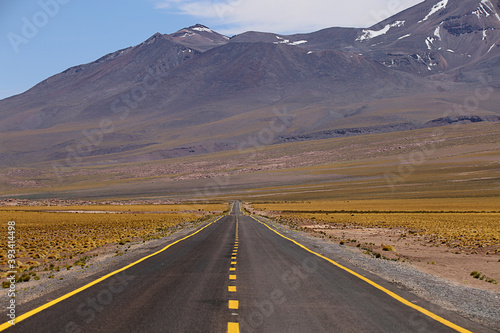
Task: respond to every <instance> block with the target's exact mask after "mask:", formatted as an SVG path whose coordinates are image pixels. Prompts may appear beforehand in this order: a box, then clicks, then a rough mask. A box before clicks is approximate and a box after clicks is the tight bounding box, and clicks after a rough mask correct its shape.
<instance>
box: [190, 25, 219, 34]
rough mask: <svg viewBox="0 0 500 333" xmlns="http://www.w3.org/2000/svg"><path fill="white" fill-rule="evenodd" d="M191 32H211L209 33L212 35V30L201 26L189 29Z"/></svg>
mask: <svg viewBox="0 0 500 333" xmlns="http://www.w3.org/2000/svg"><path fill="white" fill-rule="evenodd" d="M191 30H195V31H205V32H211V33H213V32H214V31H213V30H212V29H210V28H207V27H203V26H198V27H193V28H191Z"/></svg>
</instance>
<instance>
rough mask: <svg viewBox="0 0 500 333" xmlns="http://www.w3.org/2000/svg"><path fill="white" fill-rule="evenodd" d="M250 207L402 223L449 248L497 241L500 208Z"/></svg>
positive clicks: (447, 204) (405, 203) (433, 204)
mask: <svg viewBox="0 0 500 333" xmlns="http://www.w3.org/2000/svg"><path fill="white" fill-rule="evenodd" d="M252 207H253V208H254V209H256V210H258V211H263V212H269V213H270V214H271V215H274V216H276V215H278V216H279V217H280V219H281V220H282V221H283V222H286V223H288V224H290V225H292V226H297V227H299V226H301V225H304V224H311V223H312V224H314V223H317V224H337V225H338V224H340V225H342V224H344V225H346V226H352V225H354V226H363V227H383V228H404V229H406V230H408V232H409V233H412V234H417V235H429V236H432V237H431V239H430V242H432V243H438V244H446V245H448V246H450V247H463V248H469V249H474V248H478V247H488V246H496V245H500V213H499V212H496V211H495V208H496V206H494V200H493V199H474V200H472V199H464V200H460V199H449V200H448V199H442V200H436V199H434V200H386V201H383V200H378V201H377V200H366V201H350V202H347V201H344V202H340V201H309V202H275V203H262V204H253V205H252Z"/></svg>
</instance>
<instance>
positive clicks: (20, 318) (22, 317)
mask: <svg viewBox="0 0 500 333" xmlns="http://www.w3.org/2000/svg"><path fill="white" fill-rule="evenodd" d="M223 217H224V216H221V217H219V218H218V219H217V220H215V221H213V222H211V223H209V224H207V225H206V226H204V227H203V228H201V229H199V230H197V231H195V232H194V233H192V234H190V235H188V236H186V237H183V238H181V239H178V240H176V241H175V242H173V243H172V244H169V245H167V246H165V247H164V248H163V249H161V250H159V251H157V252H155V253H152V254H150V255H147V256H145V257H144V258H141V259H139V260H137V261H135V262H133V263H131V264H129V265H127V266H125V267H122V268H120V269H117V270H116V271H114V272H111V273H109V274H106V275H104V276H102V277H100V278H99V279H97V280H94V281H92V282H90V283H88V284H86V285H84V286H83V287H81V288H78V289H76V290H73V291H72V292H69V293H67V294H65V295H63V296H61V297H59V298H56V299H55V300H53V301H50V302H48V303H46V304H44V305H41V306H39V307H38V308H36V309H34V310H31V311H29V312H26V313H25V314H22V315H20V316H19V317H16V319H15V321H14V322H15V323H16V324H17V323H19V322H20V321H23V320H25V319H27V318H29V317H31V316H33V315H35V314H37V313H38V312H40V311H43V310H45V309H47V308H50V307H51V306H53V305H55V304H57V303H59V302H61V301H64V300H65V299H67V298H70V297H71V296H73V295H76V294H78V293H79V292H81V291H83V290H85V289H88V288H90V287H92V286H93V285H96V284H98V283H99V282H102V281H104V280H106V279H108V278H110V277H111V276H113V275H116V274H118V273H120V272H123V271H124V270H126V269H128V268H130V267H132V266H135V265H137V264H138V263H140V262H143V261H144V260H146V259H149V258H151V257H154V256H156V255H157V254H159V253H161V252H163V251H165V250H167V249H168V248H169V247H171V246H173V245H175V244H177V243H179V242H182V241H183V240H185V239H188V238H189V237H192V236H194V235H196V234H197V233H199V232H200V231H202V230H203V229H205V228H208V227H209V226H210V225H212V224H214V223H215V222H217V221H219V220H220V219H221V218H223ZM11 326H14V325H12V324H11V323H9V322H5V323H3V324H2V325H0V332H1V331H3V330H5V329H7V328H9V327H11Z"/></svg>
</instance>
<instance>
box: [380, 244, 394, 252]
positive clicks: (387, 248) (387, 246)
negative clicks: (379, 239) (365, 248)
mask: <svg viewBox="0 0 500 333" xmlns="http://www.w3.org/2000/svg"><path fill="white" fill-rule="evenodd" d="M382 251H391V252H394V248H393V247H392V245H383V244H382Z"/></svg>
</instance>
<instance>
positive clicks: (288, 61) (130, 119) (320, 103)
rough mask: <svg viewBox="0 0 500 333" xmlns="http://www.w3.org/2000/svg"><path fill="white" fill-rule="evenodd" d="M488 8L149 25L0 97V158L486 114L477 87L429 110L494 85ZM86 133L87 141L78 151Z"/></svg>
mask: <svg viewBox="0 0 500 333" xmlns="http://www.w3.org/2000/svg"><path fill="white" fill-rule="evenodd" d="M499 8H500V7H499V2H498V1H496V2H493V0H465V1H464V0H461V1H459V0H449V1H445V0H442V1H437V0H427V1H425V2H423V3H421V4H419V5H416V6H414V7H412V8H409V9H407V10H405V11H403V12H401V13H399V14H396V15H395V16H393V17H391V18H388V19H387V20H385V21H383V22H380V23H379V24H376V25H374V26H372V27H370V28H367V29H355V28H329V29H324V30H321V31H317V32H314V33H306V34H295V35H290V36H286V35H280V34H273V33H260V32H246V33H243V34H241V35H237V36H234V37H232V38H229V37H227V36H223V35H221V34H219V33H217V32H215V31H213V30H212V29H210V28H208V27H206V26H203V25H200V24H197V25H194V26H191V27H187V28H184V29H181V30H179V31H177V32H175V33H173V34H166V35H164V34H160V33H156V34H154V35H153V36H151V37H150V38H149V39H147V40H146V41H144V42H143V43H141V44H139V45H137V46H133V47H129V48H125V49H123V50H119V51H116V52H113V53H110V54H108V55H105V56H104V57H102V58H100V59H98V60H96V61H94V62H92V63H89V64H83V65H79V66H75V67H72V68H69V69H68V70H66V71H64V72H62V73H59V74H57V75H54V76H52V77H50V78H48V79H46V80H44V81H42V82H40V83H39V84H37V85H36V86H34V87H33V88H31V89H30V90H28V91H26V92H25V93H23V94H20V95H17V96H13V97H10V98H7V99H4V100H1V101H0V131H2V132H0V141H1V142H2V145H1V148H0V161H1V162H0V166H3V167H6V166H25V167H26V166H36V165H38V164H40V163H45V162H57V163H61V162H62V161H64V160H65V159H67V158H68V156H69V154H72V152H74V151H78V163H79V165H82V166H84V165H112V164H116V163H131V162H144V161H150V160H161V159H168V158H171V157H177V156H186V155H194V154H204V153H208V152H213V151H220V150H231V149H237V148H238V147H240V146H241V145H242V144H244V143H245V142H247V140H248V138H249V137H254V136H255V135H258V134H259V133H261V132H262V131H263V129H266V128H268V127H269V123H270V122H271V121H273V119H274V118H276V115H277V114H283V113H286V114H287V117H288V118H287V119H289V121H287V127H286V128H285V129H283V130H281V131H280V132H279V133H273V135H272V137H271V139H270V140H266V144H272V143H280V142H288V141H304V140H316V139H324V138H329V137H336V136H351V135H362V134H370V133H383V132H390V131H401V130H411V129H416V128H423V127H430V126H439V125H444V124H450V123H455V122H457V121H460V122H466V121H497V120H498V119H499V118H498V116H499V113H498V109H497V107H496V105H497V102H498V98H497V97H496V95H495V94H491V93H490V94H489V95H488V98H487V99H484V100H481V101H480V102H481V103H478V105H477V107H475V108H474V109H472V110H468V111H467V112H468V113H467V114H460V117H461V118H457V119H458V120H457V119H455V118H450V117H448V116H444V115H443V114H444V113H445V111H446V110H447V109H453V108H454V106H455V105H457V104H463V103H464V102H463V98H464V96H469V95H472V96H474V93H475V91H477V89H478V87H482V86H484V85H485V84H487V85H488V88H489V89H492V87H496V85H497V84H498V81H497V80H498V76H497V75H492V76H493V78H489V77H488V78H486V75H487V74H495V73H497V72H498V68H499V67H500V66H498V65H499V63H498V62H499V48H498V47H497V45H498V43H499V31H500V25H499V24H500V19H499V15H498V13H499V12H500V9H499ZM486 81H487V83H484V82H486ZM469 109H470V108H469ZM276 110H278V111H276ZM103 124H107V125H103ZM103 126H104V127H105V128H106V130H104V129H103ZM88 133H94V141H97V143H96V144H95V145H94V144H93V145H92V146H91V147H87V148H88V149H79V148H78V147H80V144H81V143H82V142H85V140H86V139H88V135H89V134H88ZM96 133H97V134H96ZM104 134H105V136H104ZM104 137H105V139H104ZM96 138H98V140H97V139H96ZM89 140H90V139H89ZM80 148H81V147H80Z"/></svg>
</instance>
